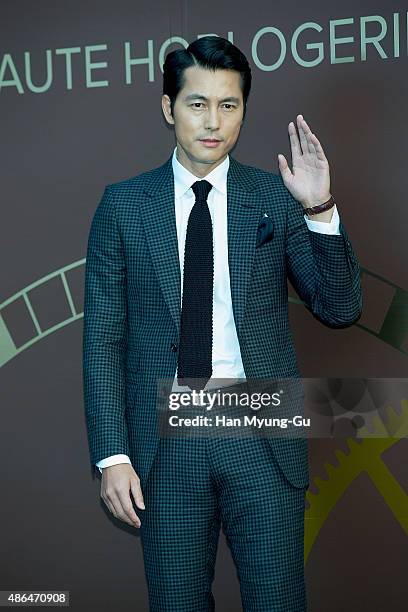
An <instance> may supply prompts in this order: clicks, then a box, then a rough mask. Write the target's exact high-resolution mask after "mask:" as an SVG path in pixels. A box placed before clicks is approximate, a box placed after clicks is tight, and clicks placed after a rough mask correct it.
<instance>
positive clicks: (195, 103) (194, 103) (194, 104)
mask: <svg viewBox="0 0 408 612" xmlns="http://www.w3.org/2000/svg"><path fill="white" fill-rule="evenodd" d="M197 104H202V102H193V104H192V106H194V108H198V107H197V106H196V105H197Z"/></svg>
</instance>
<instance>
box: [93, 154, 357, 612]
mask: <svg viewBox="0 0 408 612" xmlns="http://www.w3.org/2000/svg"><path fill="white" fill-rule="evenodd" d="M227 206H228V256H229V261H228V265H229V272H230V282H231V296H232V305H233V313H234V319H235V325H236V329H237V335H238V339H239V344H240V349H241V356H242V362H243V366H244V370H245V374H246V377H247V379H248V380H251V379H254V378H291V379H292V378H293V379H295V380H297V381H298V380H299V378H300V373H299V370H298V366H297V362H296V356H295V350H294V346H293V342H292V337H291V332H290V328H289V321H288V292H287V278H288V277H289V278H290V280H291V282H292V283H293V285H294V286H295V288H296V290H297V292H298V294H299V296H300V297H301V298H302V299H303V300H304V301H305V302H306V304H307V307H308V308H309V309H310V310H311V312H312V313H313V315H314V316H315V317H316V318H318V319H319V320H320V321H322V323H324V324H326V325H329V326H330V327H344V326H348V325H351V324H352V323H353V322H354V321H356V320H357V319H358V317H359V316H360V314H361V308H362V300H361V287H360V277H359V272H360V271H359V265H358V262H357V260H356V257H355V255H354V253H353V250H352V247H351V244H350V242H349V239H348V237H347V234H346V231H345V229H344V226H343V225H342V224H340V235H325V234H318V233H315V232H312V231H310V230H309V229H308V228H307V225H306V223H305V221H304V218H303V209H302V206H301V205H300V204H299V202H297V201H296V200H294V198H293V197H292V196H291V195H290V193H289V192H288V190H287V189H286V188H285V186H284V184H283V182H282V179H281V177H280V176H279V175H275V174H272V173H270V172H266V171H264V170H259V169H257V168H253V167H250V166H246V165H243V164H241V163H239V162H238V161H237V160H235V159H234V158H232V157H231V156H230V166H229V171H228V176H227ZM265 212H266V213H267V215H268V216H269V219H270V220H271V222H272V223H273V237H272V239H271V240H269V241H266V242H264V243H262V244H258V246H257V230H258V227H259V224H260V222H261V220H262V219H264V216H263V215H264V213H265ZM269 229H270V228H269ZM270 235H271V234H269V236H270ZM180 286H181V280H180V267H179V260H178V244H177V232H176V224H175V210H174V182H173V171H172V164H171V158H170V159H168V160H167V162H166V163H165V164H163V165H162V166H160V167H159V168H156V169H154V170H151V171H149V172H145V173H143V174H141V175H139V176H136V177H134V178H131V179H129V180H125V181H122V182H120V183H116V184H114V185H109V186H107V187H106V189H105V192H104V194H103V197H102V200H101V202H100V204H99V206H98V208H97V210H96V212H95V214H94V217H93V220H92V225H91V230H90V234H89V241H88V250H87V260H86V275H85V299H84V334H83V382H84V399H85V409H86V422H87V431H88V439H89V449H90V459H91V463H92V465H94V464H95V463H96V462H97V461H99V460H100V459H103V458H105V457H108V456H110V455H114V454H118V453H125V454H127V455H129V457H130V459H131V461H132V464H133V466H134V469H135V471H136V473H137V474H138V475H139V477H140V480H141V486H142V491H143V496H144V501H145V504H146V509H145V510H144V511H143V510H139V509H138V510H137V513H138V514H139V516H140V518H141V538H142V545H143V552H144V562H145V573H146V580H147V585H148V591H149V603H150V611H151V612H170V611H171V612H210V611H213V610H214V598H213V595H212V593H211V583H212V580H213V577H214V564H215V557H216V551H217V542H218V534H219V529H220V525H221V524H222V525H223V529H224V532H225V535H226V538H227V541H228V544H229V546H230V549H231V552H232V555H233V559H234V562H235V565H236V568H237V575H238V578H239V582H240V589H241V599H242V604H243V609H244V610H245V612H304V611H305V610H306V595H305V584H304V572H303V527H304V523H303V519H304V516H303V515H304V494H305V491H306V488H307V486H308V482H309V476H308V461H307V440H306V439H304V438H294V439H290V438H276V437H270V438H262V439H259V438H249V439H248V438H238V439H225V438H218V439H217V438H214V439H209V440H205V439H204V440H202V439H201V440H198V439H193V440H188V439H184V440H180V439H177V440H176V439H171V438H170V439H169V438H167V439H165V438H163V439H160V438H159V435H158V414H157V408H156V391H157V387H156V381H157V379H158V378H159V379H161V378H167V379H170V380H172V379H173V378H174V375H175V372H176V367H177V349H176V347H177V345H178V339H179V333H180ZM175 349H176V350H175ZM299 389H300V390H299V396H300V397H301V386H299ZM297 414H299V412H298V413H297ZM280 416H283V415H282V414H280Z"/></svg>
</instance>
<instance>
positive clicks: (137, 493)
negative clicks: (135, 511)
mask: <svg viewBox="0 0 408 612" xmlns="http://www.w3.org/2000/svg"><path fill="white" fill-rule="evenodd" d="M130 490H131V491H132V495H133V499H134V500H135V503H136V506H137V507H138V508H141V509H142V510H145V505H144V501H143V494H142V489H141V488H140V482H139V480H138V479H136V478H131V480H130Z"/></svg>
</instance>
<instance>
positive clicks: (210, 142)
mask: <svg viewBox="0 0 408 612" xmlns="http://www.w3.org/2000/svg"><path fill="white" fill-rule="evenodd" d="M200 142H202V143H203V145H204V146H205V147H216V146H217V145H218V144H219V143H220V142H221V140H217V139H216V138H201V139H200Z"/></svg>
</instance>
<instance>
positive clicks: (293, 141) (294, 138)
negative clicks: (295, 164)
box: [288, 121, 302, 160]
mask: <svg viewBox="0 0 408 612" xmlns="http://www.w3.org/2000/svg"><path fill="white" fill-rule="evenodd" d="M288 132H289V139H290V148H291V150H292V160H293V159H294V158H295V157H296V156H298V157H300V156H301V155H302V149H301V148H300V142H299V138H298V135H297V132H296V128H295V124H294V123H293V121H291V122H290V123H289V125H288Z"/></svg>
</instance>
